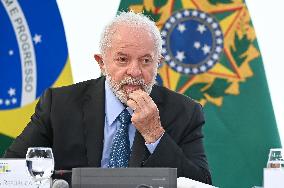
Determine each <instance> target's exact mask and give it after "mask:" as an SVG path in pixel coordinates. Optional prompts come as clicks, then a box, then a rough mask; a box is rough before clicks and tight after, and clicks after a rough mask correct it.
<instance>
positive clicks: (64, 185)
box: [52, 179, 69, 188]
mask: <svg viewBox="0 0 284 188" xmlns="http://www.w3.org/2000/svg"><path fill="white" fill-rule="evenodd" d="M52 188H69V184H68V182H67V181H65V180H62V179H54V180H53V181H52Z"/></svg>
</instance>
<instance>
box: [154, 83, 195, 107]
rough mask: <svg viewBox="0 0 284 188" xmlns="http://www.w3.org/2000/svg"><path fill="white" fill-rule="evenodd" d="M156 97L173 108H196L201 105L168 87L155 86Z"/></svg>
mask: <svg viewBox="0 0 284 188" xmlns="http://www.w3.org/2000/svg"><path fill="white" fill-rule="evenodd" d="M153 93H154V95H155V96H156V97H157V98H159V99H158V100H162V101H163V102H165V103H167V104H168V105H170V106H173V107H194V106H195V105H200V104H199V102H198V101H196V100H194V99H192V98H191V97H189V96H186V95H184V94H181V93H178V92H175V91H172V90H170V89H168V88H166V87H162V86H158V85H155V87H154V89H153Z"/></svg>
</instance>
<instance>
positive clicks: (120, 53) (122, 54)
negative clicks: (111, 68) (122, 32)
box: [116, 52, 128, 56]
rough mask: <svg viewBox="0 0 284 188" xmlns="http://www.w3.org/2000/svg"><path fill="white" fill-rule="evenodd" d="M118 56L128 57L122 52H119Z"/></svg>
mask: <svg viewBox="0 0 284 188" xmlns="http://www.w3.org/2000/svg"><path fill="white" fill-rule="evenodd" d="M116 55H121V56H128V55H127V54H125V53H122V52H117V53H116Z"/></svg>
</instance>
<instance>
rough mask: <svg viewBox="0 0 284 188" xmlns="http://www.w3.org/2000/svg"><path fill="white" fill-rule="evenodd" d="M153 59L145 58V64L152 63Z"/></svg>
mask: <svg viewBox="0 0 284 188" xmlns="http://www.w3.org/2000/svg"><path fill="white" fill-rule="evenodd" d="M151 62H152V61H151V60H150V59H143V64H149V63H151Z"/></svg>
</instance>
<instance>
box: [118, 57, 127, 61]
mask: <svg viewBox="0 0 284 188" xmlns="http://www.w3.org/2000/svg"><path fill="white" fill-rule="evenodd" d="M116 60H117V61H119V62H126V61H127V58H126V57H118V58H117V59H116Z"/></svg>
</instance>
